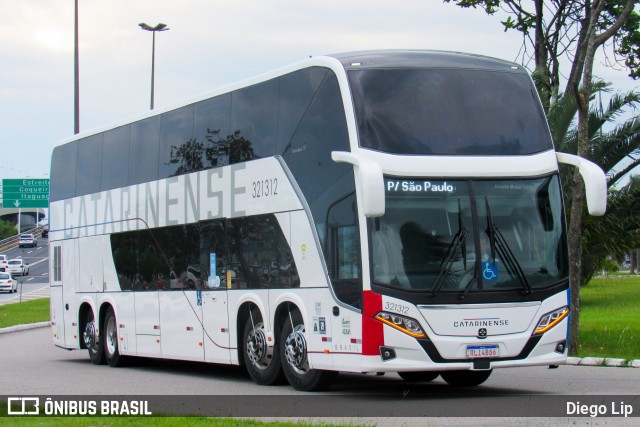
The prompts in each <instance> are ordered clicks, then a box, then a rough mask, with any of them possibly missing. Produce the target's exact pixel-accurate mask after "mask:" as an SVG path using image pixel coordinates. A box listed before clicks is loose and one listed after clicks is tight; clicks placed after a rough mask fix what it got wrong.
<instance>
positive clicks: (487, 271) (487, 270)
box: [482, 262, 498, 280]
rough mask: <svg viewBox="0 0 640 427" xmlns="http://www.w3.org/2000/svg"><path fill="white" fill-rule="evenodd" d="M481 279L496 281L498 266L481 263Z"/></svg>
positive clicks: (493, 263) (490, 263)
mask: <svg viewBox="0 0 640 427" xmlns="http://www.w3.org/2000/svg"><path fill="white" fill-rule="evenodd" d="M482 278H483V279H484V280H498V264H497V263H495V262H483V263H482Z"/></svg>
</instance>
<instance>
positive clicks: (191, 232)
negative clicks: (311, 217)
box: [111, 215, 300, 291]
mask: <svg viewBox="0 0 640 427" xmlns="http://www.w3.org/2000/svg"><path fill="white" fill-rule="evenodd" d="M111 250H112V254H113V259H114V263H115V267H116V271H117V274H118V280H119V282H120V287H121V289H123V290H133V291H147V290H167V291H169V290H195V289H211V288H220V289H224V288H227V287H228V288H260V287H262V288H290V287H295V286H300V280H299V278H298V273H297V270H296V266H295V263H294V262H293V255H292V254H291V250H290V248H289V245H288V243H287V241H286V238H285V237H284V235H283V233H282V230H281V229H280V226H279V224H278V221H277V220H276V219H275V217H274V216H273V215H260V216H255V217H248V218H239V219H234V220H226V221H224V220H212V221H205V222H201V223H197V224H187V225H180V226H174V227H163V228H155V229H150V230H139V231H130V232H125V233H114V234H112V235H111ZM214 259H215V263H214ZM212 264H213V269H212Z"/></svg>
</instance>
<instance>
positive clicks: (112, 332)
mask: <svg viewBox="0 0 640 427" xmlns="http://www.w3.org/2000/svg"><path fill="white" fill-rule="evenodd" d="M103 324H104V326H103V328H102V336H103V337H104V339H103V340H102V343H103V344H104V345H103V348H104V356H105V359H106V360H107V363H108V364H109V366H111V367H113V368H117V367H120V366H123V365H124V363H125V361H126V358H125V357H124V356H122V355H121V354H120V346H119V344H118V323H117V321H116V315H115V313H114V312H113V308H111V307H109V308H108V309H107V312H106V313H105V315H104V322H103Z"/></svg>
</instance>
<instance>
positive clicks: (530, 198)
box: [369, 175, 568, 295]
mask: <svg viewBox="0 0 640 427" xmlns="http://www.w3.org/2000/svg"><path fill="white" fill-rule="evenodd" d="M385 188H386V211H385V214H384V215H383V216H382V217H380V218H375V219H371V220H369V228H370V230H369V232H370V236H371V250H372V259H373V267H372V269H373V278H374V283H375V284H377V285H380V286H385V287H393V288H399V289H404V290H409V291H411V290H413V291H425V292H429V293H431V294H434V295H435V294H436V293H442V292H465V293H466V292H479V291H480V292H484V291H491V290H508V289H517V290H521V291H526V292H532V291H533V292H535V290H536V289H541V288H544V287H548V286H551V285H554V284H557V283H558V282H559V281H561V280H564V279H566V277H567V274H568V261H567V258H566V252H567V251H566V236H565V224H564V220H563V218H564V216H563V212H562V209H563V208H562V199H561V192H560V185H559V179H558V177H557V175H553V176H548V177H544V178H537V179H518V180H471V179H468V180H446V181H443V180H424V179H418V180H416V179H398V178H385Z"/></svg>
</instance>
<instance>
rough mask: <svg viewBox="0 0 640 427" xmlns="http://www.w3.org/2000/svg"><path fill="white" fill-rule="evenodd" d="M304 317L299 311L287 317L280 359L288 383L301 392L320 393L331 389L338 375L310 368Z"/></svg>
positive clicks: (281, 342) (283, 330) (283, 328)
mask: <svg viewBox="0 0 640 427" xmlns="http://www.w3.org/2000/svg"><path fill="white" fill-rule="evenodd" d="M304 332H305V327H304V321H303V320H302V315H301V314H300V312H298V311H297V310H294V311H292V312H290V313H289V316H286V317H285V320H284V324H283V325H282V335H281V339H280V353H281V356H280V358H281V359H282V368H283V370H284V375H285V377H286V378H287V381H288V382H289V384H291V386H292V387H293V388H295V389H296V390H299V391H320V390H326V389H328V388H329V387H331V383H332V382H333V380H334V379H335V378H336V376H337V375H338V373H337V372H334V371H324V370H320V369H311V368H310V367H309V360H308V351H307V341H306V338H305V336H304Z"/></svg>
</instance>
